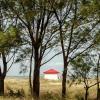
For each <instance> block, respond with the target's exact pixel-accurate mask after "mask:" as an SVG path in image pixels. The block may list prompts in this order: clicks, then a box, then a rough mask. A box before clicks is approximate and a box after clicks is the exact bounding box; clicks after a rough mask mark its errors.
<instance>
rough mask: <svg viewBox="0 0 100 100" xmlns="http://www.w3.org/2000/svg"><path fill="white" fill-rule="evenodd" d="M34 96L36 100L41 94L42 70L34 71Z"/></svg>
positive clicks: (36, 69)
mask: <svg viewBox="0 0 100 100" xmlns="http://www.w3.org/2000/svg"><path fill="white" fill-rule="evenodd" d="M33 78H34V79H33V95H34V96H35V98H39V94H40V69H39V68H35V69H34V77H33Z"/></svg>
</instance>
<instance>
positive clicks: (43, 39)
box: [2, 0, 57, 97]
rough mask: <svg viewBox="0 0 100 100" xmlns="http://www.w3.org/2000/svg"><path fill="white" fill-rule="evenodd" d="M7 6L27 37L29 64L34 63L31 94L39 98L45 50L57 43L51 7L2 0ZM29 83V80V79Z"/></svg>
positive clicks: (40, 0) (35, 0)
mask: <svg viewBox="0 0 100 100" xmlns="http://www.w3.org/2000/svg"><path fill="white" fill-rule="evenodd" d="M2 1H3V3H4V5H6V6H7V10H8V12H11V15H13V16H14V17H17V18H18V21H17V22H18V25H20V26H21V27H22V30H21V31H22V33H24V35H25V36H28V37H29V38H28V39H29V41H30V42H29V43H30V45H31V63H32V58H33V61H34V71H33V78H32V79H33V80H32V84H31V83H30V85H31V87H32V94H33V95H34V96H35V97H39V92H40V67H41V65H43V64H44V63H46V62H47V61H46V62H43V63H42V60H43V58H44V55H45V54H46V50H48V49H49V48H50V47H53V46H54V44H56V43H57V38H54V37H55V36H56V34H55V31H56V30H54V27H53V26H54V24H55V23H53V22H54V20H51V19H52V16H53V13H52V10H51V7H49V6H48V2H45V1H46V0H17V1H16V0H9V1H8V0H2ZM31 70H32V65H30V76H31ZM30 82H31V78H30Z"/></svg>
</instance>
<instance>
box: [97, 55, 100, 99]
mask: <svg viewBox="0 0 100 100" xmlns="http://www.w3.org/2000/svg"><path fill="white" fill-rule="evenodd" d="M99 61H100V55H99V58H98V63H97V100H100V88H99Z"/></svg>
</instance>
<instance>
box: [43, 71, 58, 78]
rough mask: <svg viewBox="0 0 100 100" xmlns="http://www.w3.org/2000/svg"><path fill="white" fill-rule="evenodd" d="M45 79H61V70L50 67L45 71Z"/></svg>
mask: <svg viewBox="0 0 100 100" xmlns="http://www.w3.org/2000/svg"><path fill="white" fill-rule="evenodd" d="M43 73H44V79H49V80H58V79H59V75H58V74H59V72H58V71H57V70H55V69H49V70H47V71H44V72H43Z"/></svg>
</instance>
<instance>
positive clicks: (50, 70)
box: [43, 69, 59, 74]
mask: <svg viewBox="0 0 100 100" xmlns="http://www.w3.org/2000/svg"><path fill="white" fill-rule="evenodd" d="M43 73H44V74H58V73H59V72H58V71H56V70H55V69H49V70H47V71H44V72H43Z"/></svg>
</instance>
